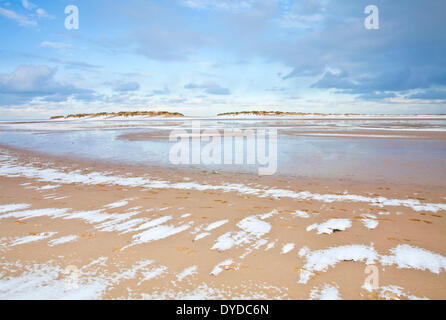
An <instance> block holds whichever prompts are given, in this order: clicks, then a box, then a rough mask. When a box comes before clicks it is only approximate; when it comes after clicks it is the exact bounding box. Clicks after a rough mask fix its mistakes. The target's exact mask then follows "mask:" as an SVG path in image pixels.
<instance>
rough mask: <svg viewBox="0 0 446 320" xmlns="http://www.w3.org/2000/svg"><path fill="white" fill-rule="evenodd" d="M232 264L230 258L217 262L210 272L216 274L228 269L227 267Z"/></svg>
mask: <svg viewBox="0 0 446 320" xmlns="http://www.w3.org/2000/svg"><path fill="white" fill-rule="evenodd" d="M233 264H234V261H232V260H231V259H228V260H225V261H223V262H220V263H219V264H217V265H216V266H215V267H214V269H212V271H211V272H210V274H211V275H213V276H218V275H219V274H220V273H221V272H222V271H224V270H229V268H230V267H231V266H232V265H233Z"/></svg>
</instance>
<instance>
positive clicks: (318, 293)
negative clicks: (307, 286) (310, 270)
mask: <svg viewBox="0 0 446 320" xmlns="http://www.w3.org/2000/svg"><path fill="white" fill-rule="evenodd" d="M338 288H339V287H338V286H337V285H331V284H324V285H323V286H322V288H320V287H315V288H313V289H312V290H311V292H310V300H342V299H341V296H340V294H339V290H338Z"/></svg>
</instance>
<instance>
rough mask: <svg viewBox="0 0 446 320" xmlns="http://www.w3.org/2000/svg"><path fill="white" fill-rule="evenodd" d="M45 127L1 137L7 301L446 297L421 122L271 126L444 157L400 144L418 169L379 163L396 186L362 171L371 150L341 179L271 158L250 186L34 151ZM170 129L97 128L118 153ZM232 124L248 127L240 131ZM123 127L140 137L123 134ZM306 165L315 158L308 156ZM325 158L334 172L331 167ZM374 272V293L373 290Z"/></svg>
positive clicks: (245, 181)
mask: <svg viewBox="0 0 446 320" xmlns="http://www.w3.org/2000/svg"><path fill="white" fill-rule="evenodd" d="M287 121H288V120H287ZM333 121H335V122H337V120H333ZM212 124H213V125H214V124H215V122H212ZM30 125H32V126H33V128H32V129H30V128H29V126H30ZM51 125H52V124H48V123H39V122H37V123H33V124H30V123H26V122H24V124H23V123H21V124H20V123H17V124H15V123H12V124H8V125H6V127H5V126H4V125H3V127H2V133H3V134H11V132H12V131H14V132H13V133H14V134H18V133H17V132H22V133H23V135H24V137H25V138H23V139H22V138H20V139H19V140H17V139H16V140H14V141H20V144H21V145H22V147H19V146H18V145H15V143H14V141H12V140H11V139H10V140H6V138H7V137H11V136H8V135H2V136H1V137H2V140H1V141H0V145H1V146H0V190H1V196H0V250H1V252H2V254H1V258H0V297H1V298H3V299H15V298H19V299H33V298H38V299H41V298H48V299H59V298H74V299H417V298H420V299H424V298H426V299H444V298H445V297H446V273H445V271H446V247H445V246H444V243H445V240H446V234H445V230H446V220H445V218H444V212H445V211H446V198H445V196H446V195H445V193H444V191H445V186H446V185H445V184H444V180H443V179H441V177H442V175H443V174H444V172H443V171H444V170H443V171H442V170H441V168H444V166H443V167H442V165H443V164H444V157H442V153H441V152H442V150H444V146H445V143H444V141H445V140H444V137H445V136H444V132H441V131H438V130H439V129H438V126H431V128H432V127H433V128H434V129H433V130H432V131H429V128H427V129H426V125H425V124H417V125H415V126H412V125H406V126H405V127H404V128H405V129H406V130H399V131H397V132H396V131H393V130H389V127H388V126H382V125H381V126H379V125H376V126H378V127H380V130H363V129H361V130H356V129H355V130H345V129H339V128H338V129H333V128H330V127H328V128H325V129H323V130H321V129H320V128H318V129H314V128H312V127H313V126H314V123H312V124H311V125H310V124H308V123H307V124H306V125H305V126H303V127H302V126H299V125H297V124H296V123H282V124H278V125H277V128H279V132H280V137H285V138H284V139H285V141H287V140H286V139H309V137H308V135H313V137H311V139H330V143H335V144H336V143H339V141H341V143H344V144H345V143H350V142H348V141H349V140H345V139H339V138H340V137H345V136H351V135H353V136H354V139H355V140H356V141H357V142H356V143H359V144H363V145H364V144H366V143H367V141H368V140H370V139H373V141H375V140H385V141H386V143H387V142H388V141H392V143H393V144H394V145H395V144H396V145H398V144H400V145H401V144H404V143H406V142H410V143H414V141H421V143H431V144H430V148H432V149H433V150H436V152H440V153H436V152H432V151H429V152H430V153H429V154H428V156H429V157H430V158H420V159H418V158H417V156H416V153H417V152H419V151H417V150H418V149H417V148H418V147H417V146H418V145H417V144H409V146H412V147H413V149H410V148H409V147H406V148H409V149H407V150H411V152H412V156H411V157H409V158H408V160H407V161H409V160H411V159H415V160H413V161H414V162H407V161H395V162H392V163H390V164H387V167H386V166H385V165H384V164H383V167H386V169H385V170H389V171H391V170H392V168H393V170H396V171H395V172H402V171H398V170H402V169H401V167H402V168H404V170H408V171H409V170H410V171H413V172H414V174H416V175H415V176H416V180H413V179H412V180H411V181H410V180H409V181H408V179H404V177H401V179H398V178H395V176H397V175H391V174H389V175H387V176H374V175H373V174H372V173H373V172H375V171H374V170H373V169H371V170H367V165H369V166H372V165H373V166H380V164H379V161H378V162H377V161H376V159H379V156H380V152H381V151H380V150H381V149H372V151H373V150H375V151H376V153H377V154H376V157H377V158H374V157H371V158H370V159H369V162H368V164H367V163H366V164H365V166H364V164H363V163H362V162H361V163H359V162H358V163H357V165H358V166H357V167H351V168H350V170H351V171H353V172H352V173H355V174H354V175H352V176H345V175H344V174H343V171H342V170H340V171H336V170H334V171H335V172H333V174H330V175H323V174H319V175H318V174H314V175H313V174H308V175H300V174H295V175H290V174H287V173H283V172H281V171H280V169H281V167H280V162H279V172H278V174H276V175H272V176H258V175H257V174H253V173H252V172H250V171H246V172H245V171H243V170H241V171H235V172H234V171H232V170H223V169H221V168H217V169H216V168H213V167H211V168H208V167H200V168H183V167H172V166H168V165H165V164H163V163H158V162H156V161H155V162H150V161H148V162H147V163H145V164H141V163H139V162H135V163H131V162H128V161H127V160H126V159H120V158H119V157H118V156H116V157H115V161H113V159H109V158H100V157H98V156H96V155H95V154H90V155H89V156H85V155H83V154H82V153H79V154H76V153H71V150H72V149H67V150H68V151H67V152H68V153H62V152H56V151H54V150H53V149H51V148H49V147H48V146H44V145H40V144H38V141H37V140H36V141H37V142H32V141H33V140H32V139H34V137H37V136H39V135H40V137H39V139H40V138H42V137H41V136H42V135H43V136H44V137H48V140H45V141H56V140H54V139H56V138H57V137H58V136H61V132H62V131H60V130H61V127H60V126H61V125H62V124H61V123H60V122H54V128H57V130H55V131H54V130H53V131H51V129H49V127H51ZM85 125H87V124H86V123H82V122H76V125H74V122H73V124H72V125H70V124H69V125H68V127H65V131H66V130H68V131H69V132H71V133H72V132H75V131H76V130H80V132H82V134H87V132H89V131H88V130H90V129H91V128H89V129H85V128H81V129H79V126H81V127H82V126H85ZM173 125H180V126H182V127H187V124H185V123H181V122H179V123H175V124H172V123H170V122H166V123H163V124H159V123H156V124H147V123H140V124H138V125H137V128H135V127H133V126H132V125H129V124H128V123H127V124H122V123H117V122H116V123H113V122H110V123H107V124H101V126H100V128H101V130H102V131H101V132H108V133H107V134H108V135H107V137H109V136H110V135H111V134H112V132H114V131H113V130H116V131H117V133H116V134H114V135H113V137H114V138H113V140H112V141H111V142H110V144H109V145H107V147H108V148H112V151H113V147H112V146H113V145H114V144H117V143H127V144H132V143H148V141H151V140H158V141H159V140H161V141H162V142H163V143H165V141H166V138H167V136H168V134H167V133H168V132H169V130H170V129H172V128H171V127H172V126H173ZM228 125H229V124H228ZM230 125H234V124H233V123H231V124H230ZM237 125H238V126H240V127H242V126H244V127H246V122H243V125H242V124H237ZM262 125H264V124H262V123H254V124H252V123H251V124H250V126H254V127H255V126H262ZM318 125H319V126H320V124H318ZM400 125H401V124H400ZM23 126H25V127H26V128H25V127H23ZM27 126H28V127H27ZM39 126H41V127H42V130H38V128H39ZM70 126H71V127H70ZM146 126H150V128H147V127H146ZM324 126H325V127H326V126H327V125H326V124H324ZM403 126H404V125H403ZM75 127H76V130H74V129H75ZM129 127H131V128H133V129H137V130H136V131H132V132H128V131H125V130H124V128H125V129H128V128H129ZM160 127H161V128H165V129H164V130H160ZM394 127H395V126H393V127H392V128H394ZM417 127H418V128H421V129H420V130H413V129H414V128H417ZM440 127H441V125H440ZM11 128H13V129H11ZM106 128H108V129H106ZM400 129H401V128H400ZM96 130H97V129H96ZM107 130H109V131H107ZM65 131H64V132H65ZM14 137H16V136H14ZM70 137H72V139H71V140H66V141H67V146H66V148H68V144H69V143H68V142H69V141H71V142H70V143H72V144H73V146H74V147H73V148H75V147H77V143H78V140H76V139H75V138H76V137H77V136H74V135H71V136H70ZM89 137H90V138H91V136H89ZM90 138H89V139H90ZM45 139H46V138H45ZM51 139H52V140H51ZM348 139H352V137H348ZM279 140H280V138H279ZM11 141H12V142H11ZM22 141H28V142H29V141H31V142H29V143H30V144H27V143H22ZM39 141H40V140H39ZM79 141H80V140H79ZM92 141H93V140H92ZM101 141H102V140H101ZM120 141H121V142H120ZM293 141H294V140H293ZM297 141H303V140H297ZM312 141H313V140H310V142H311V143H314V142H312ZM336 141H338V142H336ZM342 141H344V142H342ZM345 141H347V142H345ZM33 143H35V144H33ZM92 143H94V142H92ZM378 143H379V142H378ZM372 146H374V145H372ZM63 148H65V147H64V146H62V145H61V144H59V149H63ZM371 148H372V147H371ZM119 150H120V149H119ZM129 150H132V149H129ZM429 150H431V149H429ZM113 152H115V153H116V152H117V151H116V150H115V151H113ZM113 152H112V153H111V154H114V153H113ZM352 152H354V151H352ZM407 154H411V153H410V152H409V151H407ZM330 155H331V153H330V149H327V150H326V157H327V158H329V159H330ZM278 156H279V157H280V156H281V153H280V149H279V155H278ZM306 156H307V157H312V156H314V157H315V158H314V161H317V159H316V157H317V154H316V153H314V152H313V153H312V152H309V153H308V154H306ZM425 156H426V155H425ZM426 157H427V156H426ZM438 157H439V158H438ZM111 158H113V157H111ZM398 159H399V158H397V160H398ZM426 159H427V160H426ZM429 159H431V160H432V161H430V160H429ZM435 159H437V160H438V161H437V162H435ZM353 160H354V159H353ZM353 160H352V161H353ZM330 161H331V162H332V165H333V168H336V164H337V163H342V162H343V159H342V158H332V159H331V160H330ZM354 161H356V160H354ZM418 161H419V162H418ZM431 164H432V165H431ZM220 169H221V170H220ZM355 170H356V171H355ZM367 172H369V174H368V173H367ZM370 270H372V271H373V273H374V276H375V278H374V279H376V280H377V283H375V282H374V283H375V284H377V286H376V287H370V283H369V282H370V281H369V280H370V278H368V276H369V275H370V272H371V271H370ZM366 272H367V273H366ZM368 279H369V280H368Z"/></svg>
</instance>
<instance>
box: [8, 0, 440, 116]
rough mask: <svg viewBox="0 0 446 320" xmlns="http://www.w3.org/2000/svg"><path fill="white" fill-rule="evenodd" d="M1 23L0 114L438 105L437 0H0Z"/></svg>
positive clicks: (426, 108) (375, 109)
mask: <svg viewBox="0 0 446 320" xmlns="http://www.w3.org/2000/svg"><path fill="white" fill-rule="evenodd" d="M370 4H373V5H375V6H377V7H378V9H379V29H377V30H376V29H374V30H369V29H366V28H365V26H364V20H365V18H366V17H367V14H365V13H364V9H365V8H366V7H367V6H368V5H370ZM68 5H76V6H77V7H78V9H79V29H78V30H67V29H66V28H65V18H66V17H67V15H66V14H65V13H64V10H65V7H66V6H68ZM0 32H1V39H2V41H1V42H0V119H40V118H47V117H49V116H52V115H59V114H64V115H66V114H71V113H83V112H102V111H124V110H167V111H175V112H182V113H184V114H187V115H215V114H217V113H220V112H231V111H243V110H256V109H257V110H281V111H295V112H323V113H344V112H349V113H446V1H444V0H429V1H422V0H410V1H403V0H367V1H362V0H336V1H335V0H301V1H297V0H296V1H292V0H240V1H235V0H169V1H167V0H128V1H122V0H94V1H87V0H51V1H42V0H0Z"/></svg>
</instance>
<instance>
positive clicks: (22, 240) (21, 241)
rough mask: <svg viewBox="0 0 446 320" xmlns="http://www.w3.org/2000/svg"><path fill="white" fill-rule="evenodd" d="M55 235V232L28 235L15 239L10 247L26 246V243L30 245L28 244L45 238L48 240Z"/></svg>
mask: <svg viewBox="0 0 446 320" xmlns="http://www.w3.org/2000/svg"><path fill="white" fill-rule="evenodd" d="M55 234H57V232H42V233H40V234H35V235H29V236H26V237H20V238H16V239H15V240H14V241H13V242H12V243H11V246H12V247H14V246H17V245H21V244H26V243H30V242H35V241H40V240H43V239H46V238H50V237H52V236H54V235H55Z"/></svg>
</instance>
